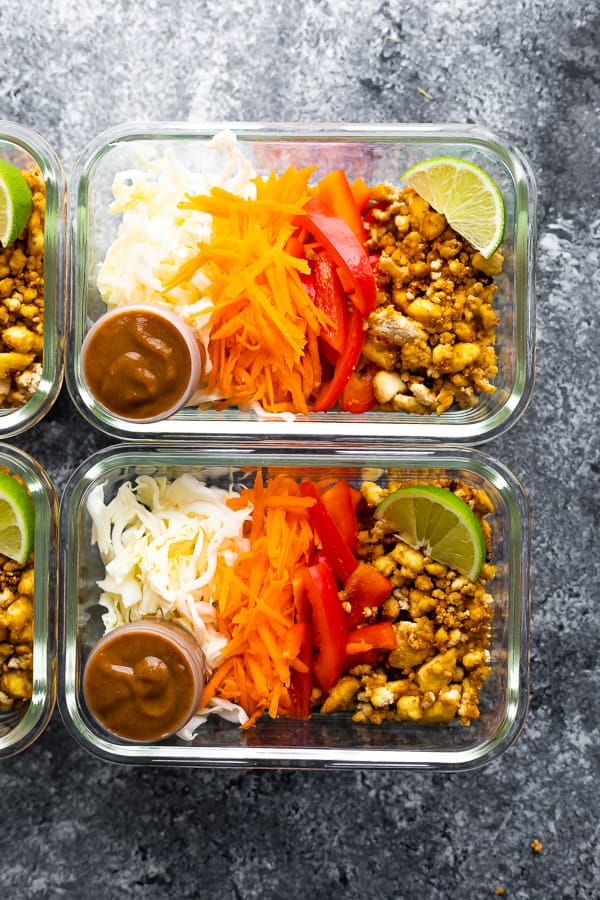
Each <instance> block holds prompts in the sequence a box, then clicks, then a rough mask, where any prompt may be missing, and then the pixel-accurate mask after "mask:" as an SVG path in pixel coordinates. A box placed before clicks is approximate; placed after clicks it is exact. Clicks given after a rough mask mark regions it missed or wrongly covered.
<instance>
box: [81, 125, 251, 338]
mask: <svg viewBox="0 0 600 900" xmlns="http://www.w3.org/2000/svg"><path fill="white" fill-rule="evenodd" d="M208 148H209V149H210V150H211V151H214V153H215V160H214V162H215V165H214V166H212V167H210V166H208V167H207V168H206V169H205V170H204V171H201V172H194V171H191V170H190V169H188V168H187V167H186V166H185V165H184V164H183V163H182V162H181V161H180V160H179V159H178V158H177V157H176V155H175V154H174V153H173V152H171V151H167V152H166V153H165V154H164V155H163V156H159V157H153V158H140V160H139V168H131V169H126V170H124V171H121V172H118V173H117V174H116V175H115V178H114V180H113V186H112V190H113V197H114V201H113V203H112V204H111V206H110V207H109V211H110V212H111V213H113V214H115V215H121V222H120V225H119V228H118V231H117V236H116V238H115V239H114V241H113V242H112V243H111V244H110V246H109V247H108V249H107V251H106V256H105V257H104V260H103V261H102V263H101V264H100V267H99V271H98V277H97V285H98V290H99V291H100V295H101V297H102V300H103V301H104V302H105V303H106V305H107V307H109V308H112V307H115V306H122V305H124V304H128V303H160V304H163V305H165V306H168V307H170V308H172V309H173V310H175V311H176V312H177V313H178V314H179V315H181V316H182V317H183V318H184V319H185V320H186V321H187V322H188V323H189V324H190V325H191V326H192V327H194V328H195V329H196V331H197V333H198V335H199V336H200V338H201V339H202V341H203V342H204V344H205V346H206V345H207V343H208V337H209V335H208V322H209V317H210V311H211V305H210V301H209V300H208V298H206V297H205V296H204V295H205V291H206V287H207V285H208V281H207V279H206V277H205V276H204V275H203V274H202V273H201V272H198V273H197V274H196V275H194V276H193V277H192V278H191V280H189V281H185V282H182V283H181V284H179V285H177V286H175V287H173V288H171V289H168V290H166V289H165V288H166V286H168V284H169V282H170V280H171V279H172V278H173V277H174V276H175V275H177V273H178V272H179V270H180V268H181V266H182V265H184V264H185V263H186V262H188V261H189V260H190V259H192V258H193V257H194V256H195V255H196V254H197V252H198V244H199V243H201V242H203V241H209V240H210V237H211V233H212V218H211V216H210V215H208V214H207V213H202V212H198V211H197V210H193V209H186V208H185V206H181V204H182V203H184V202H185V200H186V199H187V198H188V197H189V196H194V195H196V194H208V193H210V190H211V188H213V187H221V188H224V189H225V190H227V191H230V192H231V193H233V194H237V195H239V196H241V197H246V198H251V197H254V196H255V194H256V188H255V186H254V184H253V183H252V179H253V178H254V177H255V174H256V173H255V170H254V168H253V167H252V164H251V163H250V162H249V160H248V159H247V158H246V157H245V156H244V155H243V153H242V152H241V150H240V149H239V146H238V143H237V140H236V137H235V135H234V134H233V132H231V131H227V130H226V131H221V132H219V133H218V134H216V135H215V136H214V137H213V138H212V140H211V141H209V142H208Z"/></svg>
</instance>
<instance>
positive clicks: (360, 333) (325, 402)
mask: <svg viewBox="0 0 600 900" xmlns="http://www.w3.org/2000/svg"><path fill="white" fill-rule="evenodd" d="M364 340H365V333H364V330H363V317H362V314H361V312H360V311H359V310H358V308H357V307H356V306H353V307H352V308H351V310H350V316H349V318H348V333H347V337H346V346H345V347H344V349H343V350H342V352H341V353H340V357H339V359H338V361H337V364H336V367H335V371H334V373H333V378H332V379H331V381H330V382H328V383H327V384H324V385H323V386H322V387H321V390H320V391H319V393H318V394H317V398H316V400H315V402H314V404H313V410H314V411H315V412H325V411H326V410H328V409H331V407H332V406H334V405H335V404H336V403H337V401H338V400H339V398H340V397H341V395H342V393H343V391H344V388H345V387H346V384H347V383H348V381H349V379H350V376H351V375H352V373H353V371H354V369H355V368H356V366H357V363H358V361H359V359H360V354H361V351H362V347H363V343H364Z"/></svg>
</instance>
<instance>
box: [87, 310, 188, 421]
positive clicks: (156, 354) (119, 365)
mask: <svg viewBox="0 0 600 900" xmlns="http://www.w3.org/2000/svg"><path fill="white" fill-rule="evenodd" d="M181 329H184V330H187V331H190V333H191V329H189V326H188V325H187V323H186V322H183V320H181V321H180V323H178V320H177V318H176V317H175V316H174V314H172V313H171V312H170V310H166V309H165V310H163V309H162V308H159V307H157V308H156V309H155V310H154V309H152V308H151V307H149V308H146V307H140V306H136V305H133V304H132V305H131V306H123V307H119V308H117V309H114V310H111V311H110V312H108V313H106V314H105V315H104V316H102V317H101V318H100V319H98V321H97V322H96V323H95V325H94V326H93V327H92V329H91V330H90V332H89V334H88V335H87V337H86V339H85V342H84V345H83V348H82V365H83V375H84V378H85V380H86V382H87V385H88V387H89V389H90V391H91V392H92V394H93V395H94V397H95V398H96V400H97V401H98V402H99V403H100V404H102V406H104V407H105V408H106V409H107V410H109V412H112V413H115V414H116V415H118V416H121V417H123V418H127V419H136V420H144V421H152V420H156V419H159V418H162V417H163V416H165V415H170V414H171V413H172V412H175V410H176V409H178V408H179V407H180V406H181V405H183V403H185V401H186V400H187V399H188V397H189V396H190V394H191V393H192V391H193V390H194V389H195V387H196V384H197V381H198V378H199V372H197V371H196V366H197V363H196V362H195V360H194V358H193V356H194V349H195V350H196V354H197V355H198V357H199V350H198V347H197V346H196V347H195V348H194V343H195V341H194V338H193V337H192V338H191V339H190V338H189V336H188V340H186V338H185V337H184V334H183V333H182V330H181ZM190 340H191V346H190ZM192 382H193V383H192Z"/></svg>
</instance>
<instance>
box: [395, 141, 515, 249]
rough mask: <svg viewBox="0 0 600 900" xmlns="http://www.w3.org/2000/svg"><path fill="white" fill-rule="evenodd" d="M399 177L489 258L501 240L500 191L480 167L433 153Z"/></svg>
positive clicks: (502, 218) (501, 203)
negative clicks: (435, 155)
mask: <svg viewBox="0 0 600 900" xmlns="http://www.w3.org/2000/svg"><path fill="white" fill-rule="evenodd" d="M402 180H403V181H404V182H406V184H409V185H410V186H411V187H412V188H414V190H415V191H416V192H417V193H418V194H419V195H420V196H421V197H423V199H424V200H426V201H427V202H428V203H429V205H430V206H432V207H433V208H434V209H435V210H436V211H437V212H439V213H442V214H443V215H445V216H446V219H447V220H448V223H449V224H450V225H451V226H452V228H454V230H455V231H457V232H458V233H459V234H460V235H462V237H464V238H466V239H467V240H468V241H469V242H470V243H471V244H472V245H473V246H474V247H475V248H476V249H477V250H479V252H480V253H481V254H482V256H484V257H486V258H489V257H490V256H491V255H492V254H493V253H494V252H495V251H496V250H497V249H498V247H499V246H500V244H501V243H502V240H503V239H504V231H505V209H504V200H503V198H502V193H501V191H500V189H499V188H498V186H497V185H496V183H495V182H494V180H493V179H492V178H491V177H490V176H489V175H488V174H487V172H485V171H484V169H482V168H481V167H480V166H477V165H476V164H475V163H472V162H469V161H468V160H464V159H459V158H457V157H452V156H437V157H432V158H431V159H427V160H424V161H422V162H419V163H416V164H415V165H414V166H411V167H410V168H409V169H407V170H406V171H405V172H404V173H403V175H402Z"/></svg>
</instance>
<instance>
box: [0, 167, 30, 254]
mask: <svg viewBox="0 0 600 900" xmlns="http://www.w3.org/2000/svg"><path fill="white" fill-rule="evenodd" d="M31 207H32V197H31V188H30V187H29V185H28V184H27V182H26V181H25V178H24V177H23V173H22V172H20V171H19V169H17V168H15V166H13V165H12V164H11V163H9V162H8V161H7V160H5V159H0V244H2V246H3V247H8V246H10V244H12V243H13V242H14V241H16V239H17V238H18V237H19V235H20V234H21V232H22V231H23V229H24V228H25V226H26V225H27V222H28V220H29V216H30V215H31Z"/></svg>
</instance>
